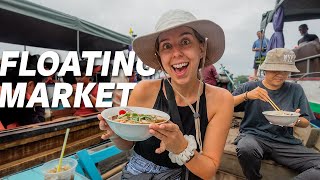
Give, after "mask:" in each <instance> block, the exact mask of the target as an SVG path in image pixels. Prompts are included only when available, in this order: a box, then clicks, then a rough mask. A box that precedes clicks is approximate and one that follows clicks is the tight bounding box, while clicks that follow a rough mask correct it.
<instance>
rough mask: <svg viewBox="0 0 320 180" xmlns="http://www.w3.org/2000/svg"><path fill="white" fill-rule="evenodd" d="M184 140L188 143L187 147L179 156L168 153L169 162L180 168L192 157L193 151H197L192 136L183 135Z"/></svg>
mask: <svg viewBox="0 0 320 180" xmlns="http://www.w3.org/2000/svg"><path fill="white" fill-rule="evenodd" d="M184 138H185V139H186V140H187V141H188V146H187V148H186V149H185V150H183V151H182V152H181V153H180V154H174V153H173V152H170V151H169V158H170V159H171V162H173V163H177V164H178V165H180V166H182V165H183V164H185V163H186V162H187V161H189V160H190V159H191V157H193V156H194V151H195V150H196V149H197V142H196V139H195V138H194V136H193V135H184Z"/></svg>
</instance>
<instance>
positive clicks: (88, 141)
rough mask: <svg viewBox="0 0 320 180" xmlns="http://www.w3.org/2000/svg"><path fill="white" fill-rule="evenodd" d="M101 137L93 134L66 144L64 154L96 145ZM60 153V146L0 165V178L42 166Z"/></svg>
mask: <svg viewBox="0 0 320 180" xmlns="http://www.w3.org/2000/svg"><path fill="white" fill-rule="evenodd" d="M101 135H102V133H100V134H95V135H92V136H87V138H83V139H79V140H78V141H76V142H72V143H68V145H67V147H66V152H65V153H66V154H71V153H74V152H76V151H79V150H81V149H84V148H87V147H89V146H91V145H94V144H97V143H99V142H101V141H102V140H101ZM60 151H61V146H58V147H56V148H53V149H50V150H47V151H40V152H39V153H37V154H34V155H33V156H28V157H25V158H21V159H18V160H16V161H12V162H8V163H5V164H1V165H0V177H3V176H6V175H9V174H12V173H14V172H18V171H22V170H25V169H27V168H30V167H32V166H35V165H38V164H42V163H44V162H47V161H49V160H52V159H56V158H59V155H60Z"/></svg>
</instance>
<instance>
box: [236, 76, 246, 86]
mask: <svg viewBox="0 0 320 180" xmlns="http://www.w3.org/2000/svg"><path fill="white" fill-rule="evenodd" d="M234 81H235V83H236V84H242V83H245V82H248V81H249V79H248V76H247V75H240V76H237V77H236V78H235V80H234Z"/></svg>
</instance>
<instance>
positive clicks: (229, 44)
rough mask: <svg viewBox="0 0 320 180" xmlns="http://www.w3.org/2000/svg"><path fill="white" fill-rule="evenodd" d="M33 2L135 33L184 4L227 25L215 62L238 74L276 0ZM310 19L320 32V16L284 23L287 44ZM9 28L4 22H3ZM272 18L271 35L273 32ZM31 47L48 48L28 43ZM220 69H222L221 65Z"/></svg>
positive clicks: (248, 68) (247, 64)
mask: <svg viewBox="0 0 320 180" xmlns="http://www.w3.org/2000/svg"><path fill="white" fill-rule="evenodd" d="M30 1H31V2H34V3H37V4H40V5H42V6H46V7H48V8H52V9H55V10H57V11H61V12H64V13H67V14H70V15H73V16H77V17H78V18H81V19H84V20H87V21H90V22H92V23H95V24H98V25H100V26H103V27H105V28H108V29H111V30H114V31H117V32H119V33H122V34H126V35H128V32H129V28H130V27H132V28H133V30H134V33H135V34H137V35H143V34H145V33H149V32H151V31H153V30H154V26H155V24H156V22H157V20H158V19H159V17H160V16H161V14H162V13H164V12H165V11H168V10H170V9H183V10H187V11H190V12H191V13H193V14H194V15H195V16H196V17H197V18H198V19H209V20H211V21H214V22H216V23H217V24H219V25H220V26H221V27H222V28H223V29H224V31H225V37H226V50H225V53H224V55H223V57H222V58H221V60H220V61H218V62H217V63H216V64H215V66H216V68H217V69H218V68H219V67H220V64H221V63H222V64H223V65H225V66H226V67H227V69H228V70H230V71H231V72H232V73H233V74H235V75H242V74H243V75H249V74H252V73H253V69H252V65H253V57H254V53H253V52H252V51H251V47H252V44H253V42H254V41H255V40H256V39H257V37H256V32H257V30H259V28H260V21H261V15H262V13H263V12H266V11H267V10H271V9H273V7H274V5H275V0H241V1H235V0H223V1H222V0H197V1H195V0H90V1H88V0H54V1H48V0H30ZM302 23H307V24H308V25H309V33H316V34H318V35H319V34H320V26H319V20H313V21H304V22H292V23H286V24H285V27H284V34H285V43H286V47H287V48H293V47H294V46H295V45H296V43H297V41H298V39H299V38H300V34H299V32H298V26H299V25H300V24H302ZM2 28H5V27H2ZM272 30H273V29H272V24H269V26H268V28H267V31H266V37H267V38H269V39H270V37H271V35H272ZM0 48H1V53H2V50H15V49H19V50H23V49H22V47H21V46H12V45H5V44H3V43H1V44H0ZM27 50H30V51H31V53H39V52H41V51H43V50H39V49H34V48H27ZM218 71H220V70H219V69H218Z"/></svg>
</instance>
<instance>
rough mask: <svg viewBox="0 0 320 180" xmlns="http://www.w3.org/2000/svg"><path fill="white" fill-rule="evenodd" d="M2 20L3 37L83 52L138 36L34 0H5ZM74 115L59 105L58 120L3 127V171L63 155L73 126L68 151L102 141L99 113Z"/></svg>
mask: <svg viewBox="0 0 320 180" xmlns="http://www.w3.org/2000/svg"><path fill="white" fill-rule="evenodd" d="M0 24H1V25H2V27H5V28H1V29H0V42H4V43H13V44H19V45H24V46H34V47H41V48H50V49H59V50H67V51H78V54H81V52H82V51H85V50H86V51H90V50H91V51H113V52H114V51H121V50H124V49H126V48H127V46H128V45H130V44H131V41H132V38H131V37H129V36H125V35H122V34H119V33H117V32H114V31H111V30H109V29H105V28H103V27H101V26H98V25H95V24H93V23H90V22H87V21H85V20H82V19H79V18H77V17H74V16H70V15H67V14H64V13H61V12H58V11H55V10H52V9H49V8H46V7H43V6H40V5H37V4H34V3H31V2H29V1H11V0H1V1H0ZM21 27H23V30H22V29H21ZM70 115H72V114H68V112H67V111H66V112H64V110H61V111H55V113H54V114H53V117H51V120H52V121H47V122H44V123H39V124H32V125H28V126H21V127H18V128H15V129H10V130H4V131H0V156H1V158H0V177H3V176H6V175H9V174H12V173H15V172H18V171H21V170H24V169H27V168H30V167H33V166H35V165H38V164H41V163H43V162H46V161H49V160H51V159H55V158H58V157H59V155H60V151H61V147H62V143H63V138H64V134H65V131H66V129H67V128H70V129H71V131H70V135H69V139H68V145H67V149H66V154H72V153H75V152H77V151H79V150H81V149H84V148H88V147H90V146H93V145H97V144H98V143H100V142H102V140H101V138H100V137H101V133H102V132H101V131H100V129H99V127H98V120H97V117H96V115H92V116H88V117H75V116H70ZM59 117H61V118H59ZM56 118H58V119H56Z"/></svg>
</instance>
